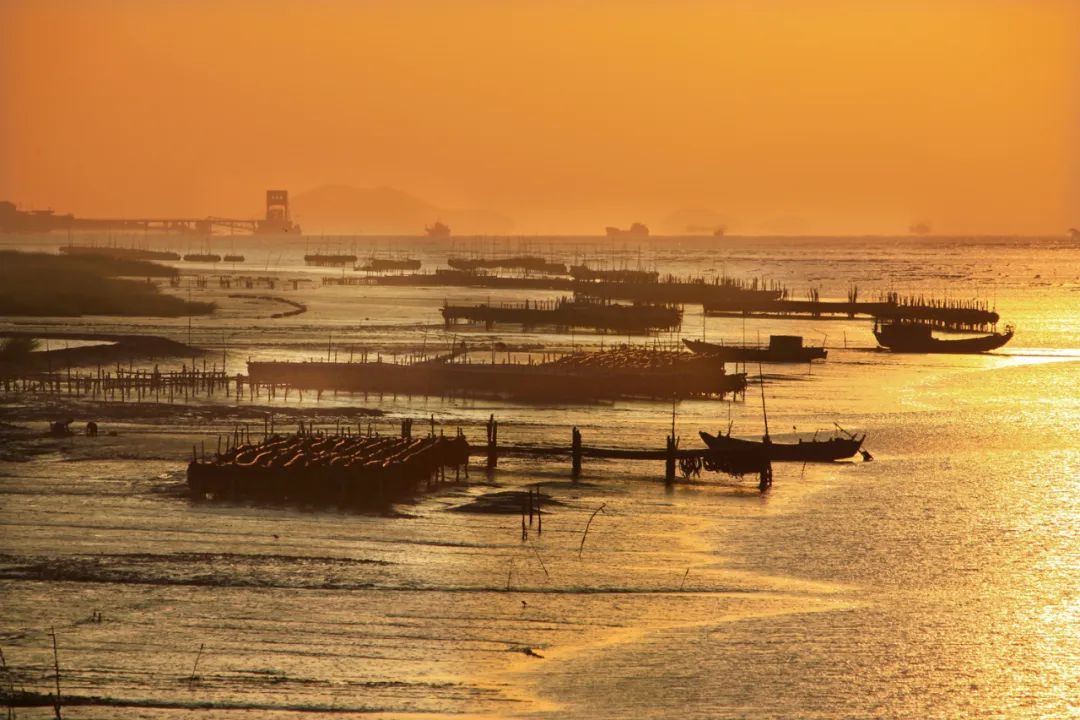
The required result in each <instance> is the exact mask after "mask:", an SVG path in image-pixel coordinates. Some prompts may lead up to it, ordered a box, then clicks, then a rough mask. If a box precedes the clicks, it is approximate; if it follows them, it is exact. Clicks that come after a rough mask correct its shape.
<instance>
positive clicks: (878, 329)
mask: <svg viewBox="0 0 1080 720" xmlns="http://www.w3.org/2000/svg"><path fill="white" fill-rule="evenodd" d="M1012 336H1013V328H1012V326H1011V325H1008V326H1006V327H1005V332H1003V333H997V332H995V333H991V334H989V335H981V336H979V337H973V338H957V339H955V340H942V339H940V338H936V337H934V335H933V328H931V327H930V326H929V325H924V324H921V323H903V322H892V323H884V324H880V325H878V324H876V323H875V325H874V337H875V338H877V341H878V345H880V346H881V347H884V348H888V349H889V350H892V351H893V352H906V353H963V354H967V353H983V352H989V351H991V350H996V349H998V348H999V347H1001V346H1002V345H1004V344H1005V343H1007V342H1009V340H1012Z"/></svg>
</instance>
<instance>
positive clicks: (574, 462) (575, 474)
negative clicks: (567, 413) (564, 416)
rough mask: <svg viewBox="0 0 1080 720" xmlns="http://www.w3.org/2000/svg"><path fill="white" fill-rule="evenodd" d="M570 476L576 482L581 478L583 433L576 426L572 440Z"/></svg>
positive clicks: (572, 433)
mask: <svg viewBox="0 0 1080 720" xmlns="http://www.w3.org/2000/svg"><path fill="white" fill-rule="evenodd" d="M570 475H571V477H572V478H573V479H574V480H577V479H578V478H579V477H581V431H580V430H578V429H577V427H576V426H575V427H574V429H573V430H572V431H571V439H570Z"/></svg>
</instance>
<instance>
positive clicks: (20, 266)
mask: <svg viewBox="0 0 1080 720" xmlns="http://www.w3.org/2000/svg"><path fill="white" fill-rule="evenodd" d="M176 272H177V271H176V269H175V268H171V267H167V266H165V265H159V264H157V263H152V262H147V261H145V260H128V259H120V258H109V257H102V256H97V255H85V256H65V255H48V254H45V253H24V252H17V251H0V315H30V316H61V317H78V316H81V315H123V316H150V317H181V316H185V315H204V314H207V313H210V312H213V310H214V305H213V303H205V302H190V303H189V302H187V301H185V300H182V299H180V298H177V297H173V296H171V295H163V294H161V293H160V292H159V291H158V288H157V286H156V285H154V284H153V283H152V282H151V281H150V279H151V278H155V277H159V278H160V277H171V276H173V275H176ZM125 278H145V279H144V280H133V279H125Z"/></svg>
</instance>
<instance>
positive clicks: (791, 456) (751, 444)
mask: <svg viewBox="0 0 1080 720" xmlns="http://www.w3.org/2000/svg"><path fill="white" fill-rule="evenodd" d="M698 435H700V436H701V439H702V440H704V441H705V444H706V445H708V446H709V449H711V450H716V451H718V452H742V453H750V452H753V451H755V450H756V451H758V452H762V453H764V454H765V455H766V457H768V458H769V460H771V461H772V462H834V461H836V460H844V459H847V458H849V457H852V456H853V455H855V453H857V452H859V450H860V449H861V448H862V444H863V440H864V439H866V436H865V435H863V436H861V437H860V436H857V435H853V436H851V437H846V438H845V437H833V438H829V439H828V440H799V442H797V443H774V442H772V441H771V440H770V439H769V436H768V435H766V436H765V438H764V440H762V441H757V440H742V439H740V438H733V437H731V436H730V435H719V434H718V435H710V434H709V433H707V432H699V433H698Z"/></svg>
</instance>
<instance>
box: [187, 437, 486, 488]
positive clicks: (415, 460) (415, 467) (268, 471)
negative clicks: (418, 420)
mask: <svg viewBox="0 0 1080 720" xmlns="http://www.w3.org/2000/svg"><path fill="white" fill-rule="evenodd" d="M241 439H242V438H241V435H239V434H237V435H234V436H233V437H232V438H231V441H230V442H229V443H228V444H227V446H226V447H225V448H224V449H222V448H221V447H220V441H219V448H218V451H217V452H216V453H215V454H214V455H213V456H212V457H210V458H206V457H205V455H204V456H203V457H202V458H201V459H200V458H198V457H197V456H196V452H195V449H194V448H192V459H191V462H190V464H189V465H188V469H187V484H188V490H189V492H190V494H191V497H193V498H196V499H203V498H206V497H208V496H209V497H211V498H213V499H215V500H217V499H222V500H231V499H262V500H273V501H287V502H312V503H334V504H337V505H343V506H380V505H386V504H388V503H390V502H392V501H393V500H395V499H398V498H403V497H408V496H412V495H415V494H416V493H417V492H418V491H419V490H420V489H421V486H425V487H428V488H430V487H431V486H432V485H433V484H434V483H438V482H443V481H445V480H446V469H447V468H453V469H454V471H455V479H456V480H460V476H461V470H462V468H464V469H465V476H466V477H468V462H469V454H470V448H469V443H468V442H467V441H466V440H465V436H464V435H462V434H461V432H460V431H459V432H458V434H457V435H455V436H454V437H452V438H450V437H445V436H442V435H439V436H436V435H434V434H432V435H430V436H428V437H423V438H415V439H414V438H413V437H412V422H411V421H410V420H404V421H402V432H401V437H400V438H397V437H379V436H378V435H366V436H364V435H360V434H355V435H354V434H352V433H350V432H348V431H345V432H338V433H337V434H333V435H324V434H321V433H313V432H310V431H306V430H305V429H304V427H303V425H301V427H300V430H299V431H298V432H297V433H295V434H292V435H284V436H283V435H277V434H270V435H268V436H266V437H265V438H264V439H263V440H262V442H257V443H251V442H244V443H241Z"/></svg>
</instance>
